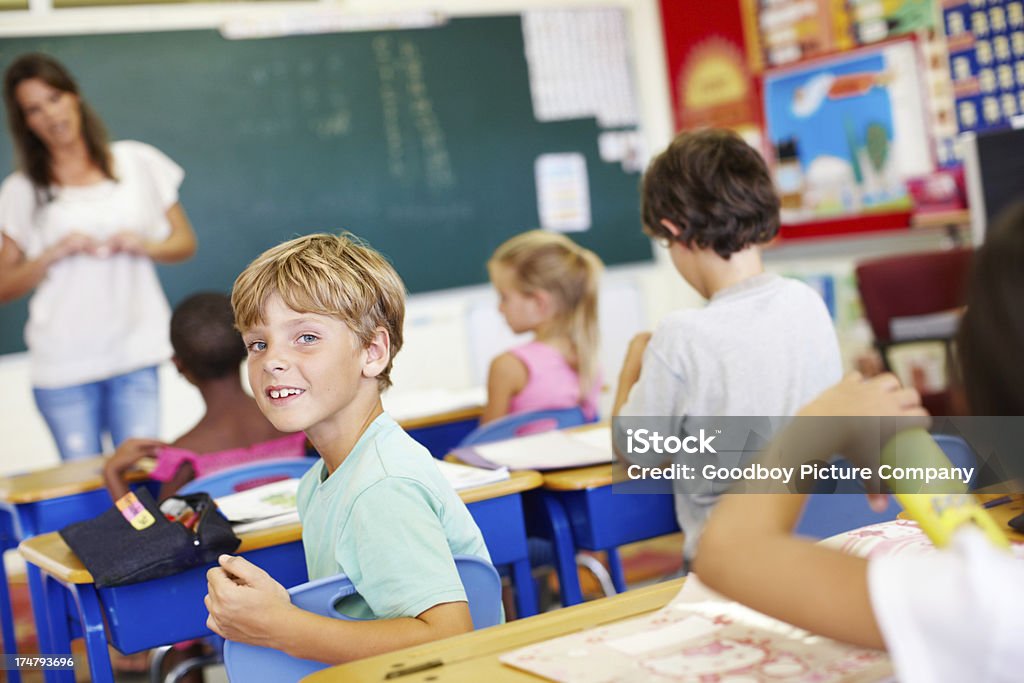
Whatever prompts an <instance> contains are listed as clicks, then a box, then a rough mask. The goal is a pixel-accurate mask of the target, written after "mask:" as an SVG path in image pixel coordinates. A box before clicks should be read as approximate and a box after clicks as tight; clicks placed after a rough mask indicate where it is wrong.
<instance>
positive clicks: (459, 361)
mask: <svg viewBox="0 0 1024 683" xmlns="http://www.w3.org/2000/svg"><path fill="white" fill-rule="evenodd" d="M603 4H605V5H608V6H618V7H624V8H626V9H627V10H628V12H629V19H630V20H629V27H630V31H631V33H632V39H633V41H632V42H633V48H634V74H635V84H636V89H637V97H638V101H639V103H640V110H641V116H642V121H643V130H644V138H645V141H646V143H647V146H648V149H651V150H658V149H660V148H662V147H663V146H664V145H665V144H666V143H667V142H668V140H669V139H670V138H671V135H672V122H671V114H670V105H669V96H668V88H667V76H666V70H665V64H664V57H663V55H664V51H663V44H662V31H661V27H660V20H659V14H658V3H657V0H610V1H609V2H605V3H603ZM552 6H555V3H554V2H551V0H517V1H515V2H480V1H479V0H475V1H472V2H471V1H469V0H442V1H439V2H436V3H434V5H433V7H434V8H436V9H438V10H441V11H446V12H449V13H451V14H453V15H457V14H474V15H480V14H486V13H495V14H500V13H508V12H512V11H518V10H522V9H527V8H550V7H552ZM557 6H565V7H571V6H580V7H590V6H593V1H592V0H559V2H558V3H557ZM325 7H333V5H331V4H330V3H310V4H288V5H276V4H259V5H253V4H248V3H238V4H230V5H198V4H197V5H188V6H150V7H129V8H98V9H88V10H86V9H81V10H64V11H60V12H54V11H49V12H46V11H43V12H35V13H33V12H5V13H4V14H3V18H4V22H3V26H2V27H0V34H7V35H13V34H19V35H24V34H33V33H39V34H48V33H60V32H89V31H94V32H112V31H140V30H149V29H159V30H169V29H174V28H199V27H210V26H217V25H219V24H220V23H221V22H223V21H224V20H225V19H226V18H229V17H232V16H255V15H258V14H260V13H276V12H299V11H302V10H303V9H315V8H319V9H323V8H325ZM422 7H423V3H422V2H417V1H415V0H407V1H406V0H349V1H348V2H346V3H344V11H346V12H353V13H361V12H373V11H378V12H390V11H403V10H411V11H412V10H421V9H422ZM186 171H187V169H186ZM186 208H187V207H186ZM523 227H524V229H525V228H529V227H533V226H523ZM624 229H639V227H638V225H637V226H624ZM943 235H944V233H942V232H941V231H923V232H915V233H913V234H910V233H899V234H897V235H895V236H888V237H885V238H880V239H870V238H869V239H858V240H848V239H847V240H832V241H828V242H817V243H813V244H797V245H790V246H786V247H784V248H782V249H778V250H774V251H772V252H770V253H769V254H768V255H767V262H768V267H769V269H771V270H775V271H778V272H782V273H786V274H819V273H831V274H833V276H834V277H836V278H837V283H839V284H840V285H841V286H840V290H839V291H840V292H841V293H842V294H841V296H842V297H844V300H849V299H850V294H849V278H850V273H851V272H852V265H853V262H854V261H855V260H857V259H859V258H864V257H867V256H871V255H876V254H880V253H890V252H897V251H911V250H918V249H928V248H936V247H938V246H940V245H941V244H942V243H943V241H944V236H943ZM601 296H602V301H603V304H602V313H603V319H604V321H605V322H604V324H603V326H602V327H603V332H604V341H605V343H604V348H603V351H602V357H601V360H602V367H603V372H604V377H605V381H606V383H608V384H609V385H614V383H615V380H616V378H617V376H618V370H619V364H620V363H621V359H622V357H623V355H624V353H625V347H626V344H627V343H628V341H629V339H630V337H631V336H632V335H633V334H634V333H635V332H636V331H639V330H641V329H645V328H649V327H651V326H653V324H654V323H655V321H657V320H658V319H659V318H660V317H661V316H663V315H664V314H665V313H667V312H668V311H670V310H672V309H675V308H678V307H682V306H695V305H699V304H700V303H701V300H700V297H699V296H697V295H696V293H695V292H694V291H693V290H692V289H691V288H689V287H688V286H687V285H686V284H685V283H684V282H683V281H682V280H681V278H680V277H679V276H678V275H677V274H676V273H675V271H674V270H673V269H672V267H671V265H670V264H669V262H668V261H667V258H666V256H665V253H664V251H663V250H661V249H658V250H656V256H655V263H654V265H650V266H642V267H620V268H612V269H610V270H609V272H608V273H607V275H606V277H605V281H604V284H603V287H602V294H601ZM850 307H852V308H853V309H855V308H856V306H855V303H853V304H850V305H849V306H848V307H847V308H850ZM495 309H496V299H495V296H494V294H493V293H492V292H491V291H490V290H489V288H487V287H483V286H480V287H468V288H461V289H457V290H448V291H444V292H437V293H431V294H421V295H414V296H412V297H410V300H409V304H408V312H407V317H406V321H407V323H406V342H405V346H404V348H403V350H402V352H401V354H400V355H399V356H398V358H397V359H396V363H395V370H394V375H393V376H394V380H395V388H394V389H393V390H392V392H393V394H394V396H393V400H395V399H397V398H400V397H401V396H402V395H403V394H405V395H408V394H409V393H411V392H416V391H421V390H422V391H425V390H436V389H452V390H458V389H464V388H467V387H472V386H475V385H480V384H482V383H483V381H484V379H485V374H484V373H485V371H486V366H487V362H488V358H489V355H488V353H487V350H488V349H490V350H491V355H493V354H497V353H498V352H500V351H502V350H503V349H504V348H506V347H507V345H509V344H511V343H512V342H513V341H514V338H513V337H512V336H511V334H510V333H508V332H507V331H505V328H504V327H503V326H502V324H501V321H500V318H498V317H497V314H496V310H495ZM844 310H845V309H844ZM854 317H855V316H854V315H852V314H850V313H849V311H847V312H846V313H845V314H844V315H843V316H841V318H842V319H841V320H840V322H841V324H842V327H843V328H844V329H841V330H840V333H841V335H840V336H841V339H842V340H843V341H844V355H845V356H847V357H848V358H852V357H853V356H854V355H855V354H856V352H857V351H859V350H860V349H863V348H864V347H866V346H867V345H868V344H869V342H870V335H869V334H866V332H865V328H864V327H863V325H859V324H858V323H856V321H853V322H850V321H848V320H846V318H854ZM161 380H162V382H163V384H162V390H163V420H162V434H161V436H162V437H163V438H165V439H173V438H174V437H176V436H177V435H179V434H180V433H182V432H183V431H184V430H185V429H186V428H187V427H189V426H190V425H191V424H192V423H194V422H195V420H196V419H198V417H199V416H200V415H201V413H202V405H201V401H200V400H199V397H198V393H197V392H196V391H195V390H194V389H193V388H192V387H190V386H189V385H188V384H186V383H185V382H184V381H183V380H181V378H180V377H178V376H177V374H176V373H175V371H174V370H173V368H172V367H171V366H170V365H169V364H167V365H166V366H165V367H163V368H162V369H161ZM0 386H3V387H4V388H5V390H4V391H3V392H2V398H0V434H2V435H3V440H4V448H2V449H0V475H3V474H8V473H13V472H18V471H26V470H30V469H37V468H41V467H46V466H50V465H53V464H55V463H56V462H57V455H56V451H55V449H54V447H53V445H52V442H51V440H50V437H49V433H48V431H47V430H46V428H45V425H44V424H43V423H42V420H41V419H40V418H39V415H38V412H37V411H36V409H35V406H34V403H33V401H32V396H31V388H30V386H29V381H28V365H27V357H26V354H12V355H10V356H0ZM610 400H611V396H610V393H606V395H605V405H604V406H603V408H604V410H605V412H606V411H607V408H608V403H610Z"/></svg>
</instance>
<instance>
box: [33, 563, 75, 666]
mask: <svg viewBox="0 0 1024 683" xmlns="http://www.w3.org/2000/svg"><path fill="white" fill-rule="evenodd" d="M29 569H35V570H36V572H37V574H38V571H39V570H38V568H37V567H34V566H33V565H31V564H30V565H29ZM38 580H39V581H40V583H41V595H42V599H41V600H40V605H39V608H40V609H41V610H42V611H43V613H44V616H43V619H42V621H39V620H37V621H36V629H37V630H38V631H39V633H40V637H42V634H43V633H44V632H45V633H46V636H47V637H46V641H47V643H49V645H48V647H49V649H46V650H44V649H42V648H40V652H41V653H42V654H45V655H67V654H71V626H70V625H69V624H68V591H67V589H66V588H65V587H64V586H63V585H62V584H61V583H60V582H59V581H57V580H56V579H54V578H52V577H50V576H47V575H45V574H42V575H39V579H38ZM33 600H35V598H34V597H33ZM32 607H33V609H35V607H36V605H35V602H33V604H32ZM44 675H45V677H46V683H75V672H74V671H73V670H71V669H48V670H46V671H45V673H44Z"/></svg>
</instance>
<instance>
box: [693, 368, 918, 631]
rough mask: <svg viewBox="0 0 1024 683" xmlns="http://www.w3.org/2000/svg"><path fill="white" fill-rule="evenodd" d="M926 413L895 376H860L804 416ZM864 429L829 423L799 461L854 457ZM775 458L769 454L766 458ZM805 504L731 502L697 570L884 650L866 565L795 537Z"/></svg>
mask: <svg viewBox="0 0 1024 683" xmlns="http://www.w3.org/2000/svg"><path fill="white" fill-rule="evenodd" d="M924 414H925V413H924V411H923V409H922V408H921V407H920V397H919V396H918V395H917V392H915V391H914V390H913V389H903V388H901V387H900V385H899V381H898V380H897V379H896V378H895V377H894V376H892V375H889V374H886V375H880V376H878V377H876V378H873V379H871V380H866V381H865V380H863V379H862V378H861V377H860V375H859V374H856V373H853V374H851V375H849V376H847V377H846V378H845V379H843V381H841V382H840V383H839V384H837V385H835V386H834V387H832V388H831V389H828V390H827V391H825V392H824V393H823V394H822V395H821V396H819V397H818V398H817V399H815V400H814V401H812V402H811V403H810V404H808V405H807V406H806V407H805V408H804V410H802V411H801V413H800V415H802V416H805V417H811V416H824V415H833V416H841V415H880V416H904V417H917V416H922V415H924ZM863 425H864V423H863V422H862V421H856V420H838V421H834V422H832V423H830V426H831V427H834V428H833V429H829V430H825V431H824V434H825V438H824V439H822V440H821V443H820V444H819V443H817V442H815V443H807V442H806V441H804V442H802V443H801V444H800V445H801V446H802V448H803V449H806V450H803V452H802V453H801V455H800V459H801V460H802V459H804V458H805V457H806V456H808V455H810V456H816V457H819V458H827V457H829V456H830V455H831V454H832V453H834V452H837V451H838V452H842V453H846V454H850V452H851V450H853V449H855V448H856V446H857V442H858V438H859V437H860V436H862V434H861V433H860V432H859V431H858V430H859V429H860V428H861V427H862V426H863ZM843 429H846V430H847V431H848V433H842V431H841V430H843ZM875 438H876V439H877V435H876V437H875ZM791 443H792V442H791ZM819 446H820V448H819ZM816 449H817V450H816ZM815 450H816V452H812V451H815ZM774 455H775V454H774V453H773V452H772V451H771V450H769V452H768V453H766V455H765V457H766V458H767V459H772V458H773V457H774ZM804 499H805V496H802V495H796V494H773V495H765V494H755V493H747V494H735V495H728V496H724V497H723V498H722V500H721V501H719V503H718V505H717V506H716V507H715V510H714V511H713V512H712V513H711V518H710V520H709V521H708V524H707V526H706V527H705V529H704V534H703V536H701V540H700V545H699V546H698V548H697V557H696V561H695V563H694V569H695V571H696V572H697V574H698V575H699V576H700V578H701V581H703V582H704V583H705V584H707V585H708V586H709V587H711V588H712V589H714V590H717V591H719V592H720V593H722V594H723V595H726V596H728V597H730V598H733V599H735V600H737V601H739V602H741V603H743V604H746V605H749V606H750V607H752V608H754V609H756V610H759V611H761V612H764V613H765V614H768V615H771V616H773V617H776V618H779V619H782V620H784V621H788V622H790V623H792V624H795V625H796V626H799V627H801V628H804V629H807V630H809V631H813V632H814V633H820V634H822V635H825V636H828V637H831V638H836V639H838V640H842V641H845V642H849V643H854V644H856V645H863V646H868V647H877V648H881V647H884V645H885V644H884V642H883V640H882V636H881V633H880V631H879V628H878V623H877V621H876V620H875V615H874V612H873V611H872V609H871V601H870V596H869V592H868V579H867V561H866V560H864V559H862V558H858V557H853V556H850V555H845V554H843V553H840V552H838V551H835V550H832V549H829V548H825V547H822V546H818V545H815V544H813V543H811V542H809V541H805V540H801V539H798V538H794V537H793V536H792V535H791V534H792V531H793V527H794V526H795V525H796V522H797V519H798V518H799V516H800V511H801V509H802V508H803V503H804ZM865 504H867V502H865Z"/></svg>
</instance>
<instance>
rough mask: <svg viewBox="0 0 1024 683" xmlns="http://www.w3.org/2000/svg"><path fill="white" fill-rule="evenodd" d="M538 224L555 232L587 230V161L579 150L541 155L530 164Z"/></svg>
mask: <svg viewBox="0 0 1024 683" xmlns="http://www.w3.org/2000/svg"><path fill="white" fill-rule="evenodd" d="M533 173H534V180H535V182H536V183H537V214H538V215H539V216H540V227H541V228H543V229H544V230H553V231H555V232H582V231H583V230H589V229H590V225H591V222H590V184H589V183H588V181H587V160H586V158H585V157H584V156H583V155H582V154H579V153H576V152H569V153H563V154H541V155H540V156H539V157H537V161H535V162H534V165H533Z"/></svg>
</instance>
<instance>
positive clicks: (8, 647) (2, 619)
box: [0, 511, 21, 683]
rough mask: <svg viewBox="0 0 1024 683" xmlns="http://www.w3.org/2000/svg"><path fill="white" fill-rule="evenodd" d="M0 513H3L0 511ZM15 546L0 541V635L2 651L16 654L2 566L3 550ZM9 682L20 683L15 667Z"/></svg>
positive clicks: (11, 614) (9, 673) (8, 594)
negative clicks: (0, 637)
mask: <svg viewBox="0 0 1024 683" xmlns="http://www.w3.org/2000/svg"><path fill="white" fill-rule="evenodd" d="M0 514H5V513H4V512H3V511H0ZM12 547H14V548H16V547H17V544H16V543H15V544H14V545H11V543H10V541H9V540H8V539H4V540H3V543H0V636H2V637H3V648H4V649H3V651H4V652H5V653H7V654H9V655H16V654H18V643H17V641H16V640H15V639H14V606H13V605H12V604H11V592H10V590H8V588H7V570H6V569H5V568H4V551H5V550H9V549H10V548H12ZM7 680H8V681H9V682H10V683H21V672H20V671H18V670H17V669H10V670H8V671H7Z"/></svg>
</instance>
